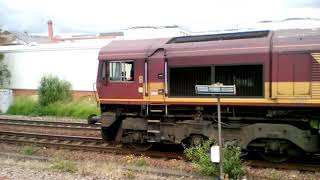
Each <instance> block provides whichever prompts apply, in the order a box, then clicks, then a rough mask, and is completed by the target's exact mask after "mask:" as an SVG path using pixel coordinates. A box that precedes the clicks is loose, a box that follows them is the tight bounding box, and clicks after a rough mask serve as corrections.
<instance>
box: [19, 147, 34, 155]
mask: <svg viewBox="0 0 320 180" xmlns="http://www.w3.org/2000/svg"><path fill="white" fill-rule="evenodd" d="M21 151H22V153H23V154H24V155H27V156H31V155H33V154H34V153H35V152H36V149H35V147H34V146H33V145H26V146H24V147H23V148H22V150H21Z"/></svg>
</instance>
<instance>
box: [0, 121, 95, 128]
mask: <svg viewBox="0 0 320 180" xmlns="http://www.w3.org/2000/svg"><path fill="white" fill-rule="evenodd" d="M0 125H14V126H37V127H45V128H63V129H78V130H89V129H90V130H100V125H99V124H94V125H89V124H87V123H83V122H64V121H42V120H21V119H4V118H0Z"/></svg>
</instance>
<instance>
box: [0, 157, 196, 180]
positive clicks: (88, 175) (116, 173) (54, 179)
mask: <svg viewBox="0 0 320 180" xmlns="http://www.w3.org/2000/svg"><path fill="white" fill-rule="evenodd" d="M77 165H78V171H77V172H74V173H71V172H63V171H59V170H56V169H54V168H52V164H50V163H49V162H40V161H34V160H32V161H30V160H27V161H17V160H14V159H10V158H9V159H8V158H0V180H9V179H15V180H20V179H21V180H29V179H30V180H31V179H32V180H45V179H50V180H61V179H64V180H69V179H70V180H74V179H77V180H87V179H90V180H91V179H92V180H98V179H193V178H192V177H191V178H188V177H184V176H181V177H176V176H160V175H154V174H151V173H142V172H135V171H130V170H129V171H128V170H123V169H121V168H119V167H117V166H112V165H109V164H100V165H97V164H92V163H91V162H90V163H79V164H77Z"/></svg>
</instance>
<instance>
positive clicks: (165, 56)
mask: <svg viewBox="0 0 320 180" xmlns="http://www.w3.org/2000/svg"><path fill="white" fill-rule="evenodd" d="M158 51H163V52H164V55H163V56H164V96H168V76H167V70H168V58H167V50H166V49H165V48H158V49H156V50H155V51H153V52H152V53H151V54H150V55H149V56H148V58H149V57H151V56H153V55H154V54H156V53H157V52H158ZM148 58H147V59H146V60H147V61H148ZM145 69H146V68H145Z"/></svg>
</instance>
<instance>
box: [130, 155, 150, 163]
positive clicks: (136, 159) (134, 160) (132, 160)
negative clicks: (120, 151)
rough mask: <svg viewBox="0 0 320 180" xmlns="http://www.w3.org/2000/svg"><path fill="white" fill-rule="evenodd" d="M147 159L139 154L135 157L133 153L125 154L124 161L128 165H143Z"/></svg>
mask: <svg viewBox="0 0 320 180" xmlns="http://www.w3.org/2000/svg"><path fill="white" fill-rule="evenodd" d="M147 159H148V157H145V156H144V155H141V156H139V157H136V156H134V155H132V154H131V155H129V156H126V161H127V163H128V164H130V165H136V166H145V165H147Z"/></svg>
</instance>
